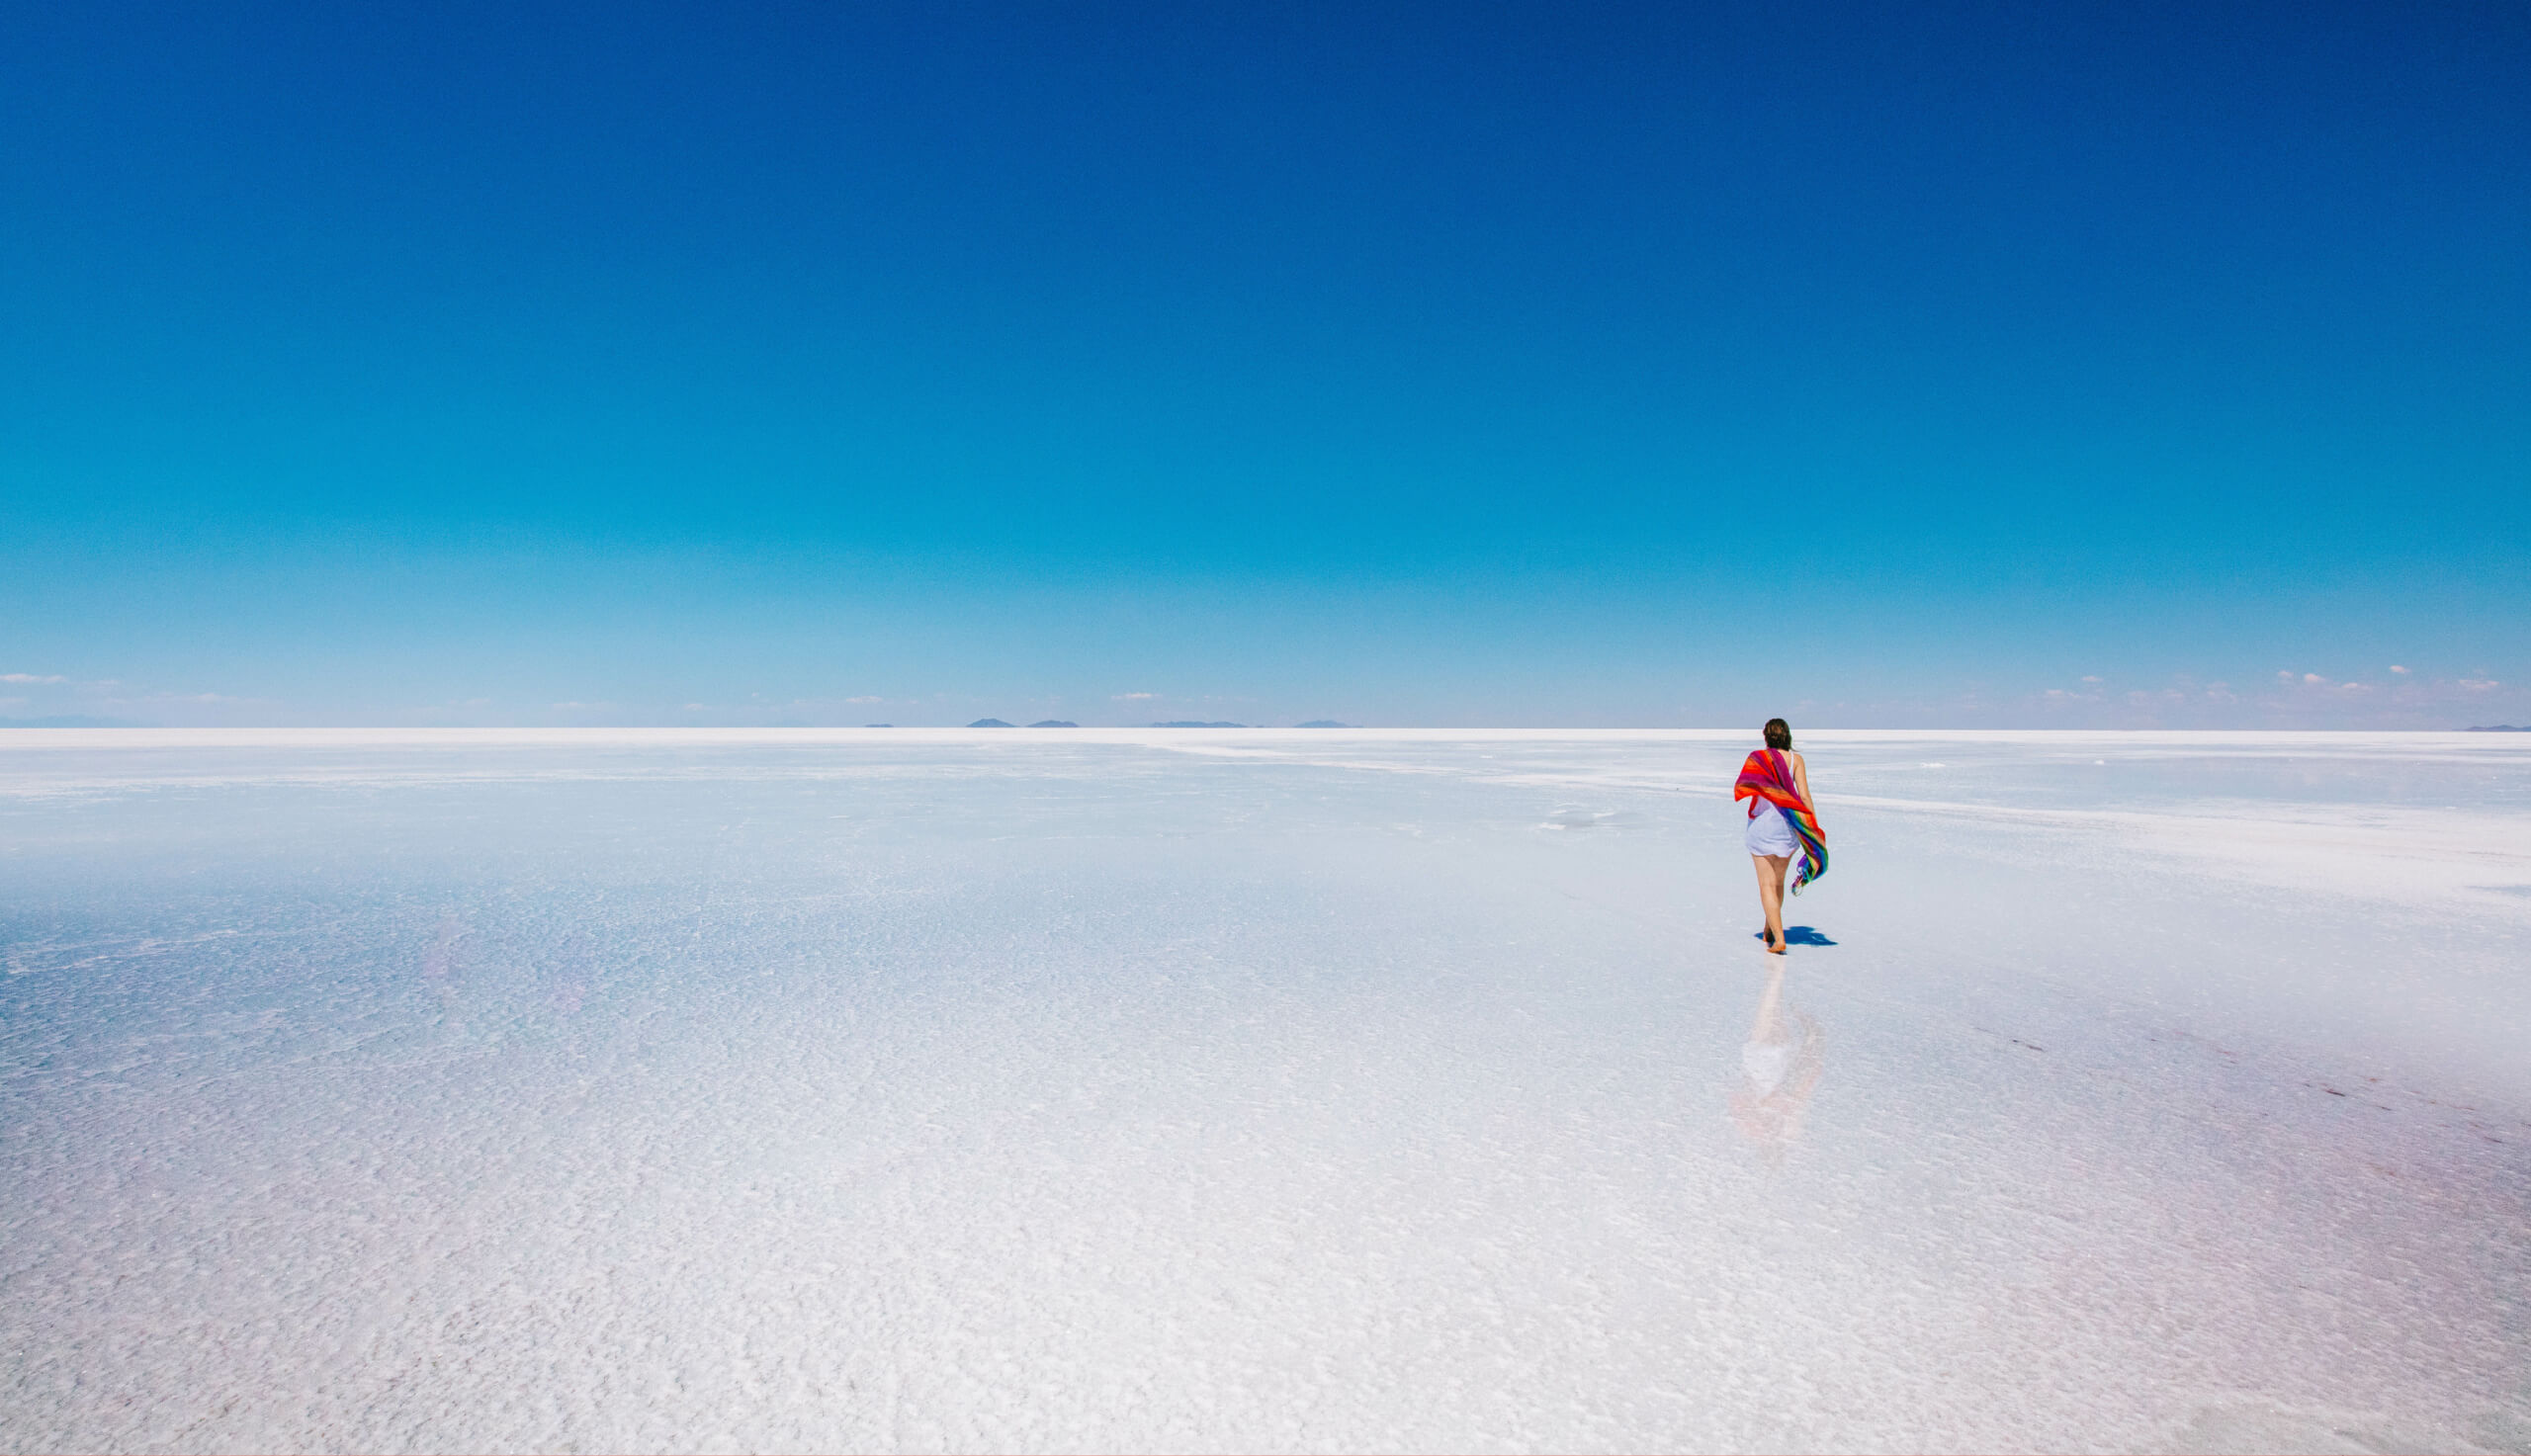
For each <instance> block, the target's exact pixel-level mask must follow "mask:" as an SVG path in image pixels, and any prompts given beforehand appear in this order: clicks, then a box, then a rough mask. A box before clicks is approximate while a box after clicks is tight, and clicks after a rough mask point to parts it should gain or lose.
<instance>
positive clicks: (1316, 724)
mask: <svg viewBox="0 0 2531 1456" xmlns="http://www.w3.org/2000/svg"><path fill="white" fill-rule="evenodd" d="M1292 727H1294V728H1352V727H1353V725H1352V724H1350V723H1338V722H1337V721H1336V720H1335V719H1332V718H1313V719H1311V720H1310V721H1309V722H1307V723H1296V724H1294V725H1292Z"/></svg>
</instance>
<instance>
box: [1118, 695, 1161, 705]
mask: <svg viewBox="0 0 2531 1456" xmlns="http://www.w3.org/2000/svg"><path fill="white" fill-rule="evenodd" d="M1159 696H1160V694H1158V693H1118V694H1117V695H1116V696H1115V698H1114V699H1113V700H1112V701H1114V702H1118V703H1141V702H1146V701H1148V700H1150V699H1153V698H1157V697H1159Z"/></svg>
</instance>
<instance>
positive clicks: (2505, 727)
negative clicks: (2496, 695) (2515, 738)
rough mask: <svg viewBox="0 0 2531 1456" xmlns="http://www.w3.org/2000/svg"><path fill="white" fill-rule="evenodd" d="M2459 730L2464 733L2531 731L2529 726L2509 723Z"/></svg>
mask: <svg viewBox="0 0 2531 1456" xmlns="http://www.w3.org/2000/svg"><path fill="white" fill-rule="evenodd" d="M2461 731H2463V732H2465V733H2531V728H2515V727H2514V726H2513V725H2511V724H2509V723H2499V724H2497V725H2496V726H2495V727H2493V728H2463V729H2461Z"/></svg>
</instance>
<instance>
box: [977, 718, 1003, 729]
mask: <svg viewBox="0 0 2531 1456" xmlns="http://www.w3.org/2000/svg"><path fill="white" fill-rule="evenodd" d="M967 727H969V728H1008V727H1010V725H1008V724H1006V723H1004V722H1003V721H1002V720H1001V719H999V718H979V719H977V720H976V721H975V722H974V723H971V724H969V725H967Z"/></svg>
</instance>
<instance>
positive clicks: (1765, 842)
mask: <svg viewBox="0 0 2531 1456" xmlns="http://www.w3.org/2000/svg"><path fill="white" fill-rule="evenodd" d="M1766 734H1767V746H1765V747H1764V748H1760V749H1757V750H1756V751H1754V752H1752V753H1751V754H1750V755H1749V756H1748V758H1747V759H1746V760H1745V761H1744V762H1742V763H1741V765H1740V782H1738V783H1737V784H1734V785H1732V787H1731V802H1732V803H1734V804H1737V803H1739V802H1740V801H1741V800H1743V799H1746V800H1748V801H1749V837H1748V843H1749V856H1750V858H1752V859H1754V860H1756V861H1757V865H1758V903H1760V904H1761V905H1764V906H1765V907H1766V911H1767V930H1766V938H1767V949H1768V950H1769V951H1771V952H1773V953H1774V954H1776V955H1779V956H1781V955H1783V954H1784V892H1785V883H1784V872H1785V868H1786V866H1788V865H1789V864H1790V863H1791V862H1792V857H1793V856H1794V855H1795V854H1798V855H1800V856H1801V869H1800V871H1799V872H1798V873H1797V874H1795V875H1794V876H1793V877H1792V893H1793V894H1795V895H1799V894H1800V893H1801V887H1803V886H1804V885H1807V884H1809V883H1810V882H1811V881H1813V880H1816V879H1818V878H1819V877H1820V876H1822V875H1824V874H1826V873H1828V839H1827V836H1826V835H1824V834H1822V833H1820V832H1819V812H1818V810H1817V808H1816V807H1814V806H1813V805H1812V804H1811V802H1810V776H1809V774H1808V773H1806V772H1805V771H1804V770H1803V769H1802V766H1801V755H1800V754H1798V753H1795V752H1793V751H1792V729H1791V728H1789V727H1787V726H1786V724H1785V721H1784V720H1783V719H1781V718H1770V719H1768V720H1767V727H1766Z"/></svg>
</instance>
